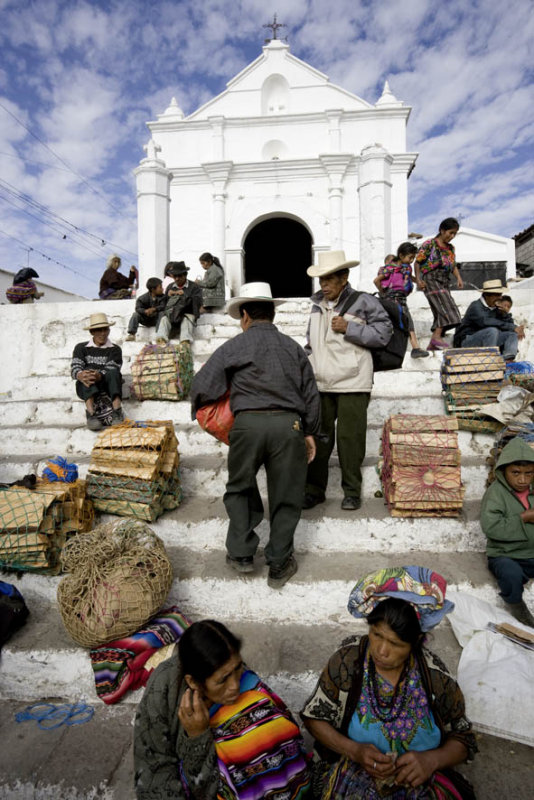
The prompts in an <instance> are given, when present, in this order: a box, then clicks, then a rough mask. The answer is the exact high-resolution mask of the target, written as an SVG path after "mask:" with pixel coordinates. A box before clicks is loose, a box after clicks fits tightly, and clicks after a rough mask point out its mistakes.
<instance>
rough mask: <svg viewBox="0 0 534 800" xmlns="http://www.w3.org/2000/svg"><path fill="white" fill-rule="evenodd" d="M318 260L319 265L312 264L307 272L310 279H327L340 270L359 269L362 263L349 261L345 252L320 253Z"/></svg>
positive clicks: (329, 251)
mask: <svg viewBox="0 0 534 800" xmlns="http://www.w3.org/2000/svg"><path fill="white" fill-rule="evenodd" d="M318 259H319V263H318V264H312V266H311V267H308V269H307V270H306V272H307V273H308V275H309V276H310V278H325V277H326V276H327V275H332V273H333V272H337V271H338V270H340V269H350V268H351V267H357V266H358V264H359V263H360V262H359V261H347V260H346V259H345V251H344V250H328V251H327V252H326V253H319V254H318Z"/></svg>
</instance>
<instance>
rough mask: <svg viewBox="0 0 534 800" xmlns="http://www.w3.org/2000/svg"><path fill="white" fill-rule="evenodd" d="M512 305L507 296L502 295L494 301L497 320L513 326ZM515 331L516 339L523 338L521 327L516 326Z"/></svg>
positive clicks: (522, 328)
mask: <svg viewBox="0 0 534 800" xmlns="http://www.w3.org/2000/svg"><path fill="white" fill-rule="evenodd" d="M512 305H513V302H512V298H511V297H510V295H509V294H503V295H501V297H499V299H498V300H496V301H495V308H496V309H497V314H498V316H499V319H504V320H506V322H510V323H512V325H515V322H514V318H513V316H512ZM515 330H516V333H517V338H518V339H524V338H525V328H524V326H523V325H517V326H516V328H515Z"/></svg>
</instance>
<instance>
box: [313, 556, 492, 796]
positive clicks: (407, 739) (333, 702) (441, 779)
mask: <svg viewBox="0 0 534 800" xmlns="http://www.w3.org/2000/svg"><path fill="white" fill-rule="evenodd" d="M445 588H446V582H445V580H444V579H443V578H442V577H441V576H440V575H438V574H437V573H435V572H432V571H431V570H429V569H426V568H424V567H395V568H391V569H384V570H380V571H378V572H376V573H374V574H371V575H368V576H367V577H365V578H363V579H362V580H361V581H359V583H357V584H356V586H355V587H354V589H353V591H352V593H351V595H350V598H349V606H348V607H349V611H350V613H351V614H352V615H353V616H355V617H365V618H366V619H367V622H368V625H369V633H368V635H367V636H361V637H354V638H353V639H351V640H348V641H346V642H344V646H342V647H341V648H340V649H339V650H338V651H337V652H336V653H334V655H333V656H332V657H331V659H330V661H329V662H328V664H327V666H326V667H325V669H324V670H323V672H322V674H321V677H320V678H319V682H318V684H317V686H316V688H315V691H314V693H313V695H312V696H311V698H310V699H309V700H308V702H307V703H306V705H305V707H304V709H303V711H302V712H301V714H302V717H303V720H304V724H305V725H306V727H307V728H308V730H309V731H310V732H311V733H312V735H313V736H314V737H315V740H316V743H315V744H316V753H317V755H318V757H319V759H320V760H319V763H318V764H317V765H316V766H317V773H316V777H317V783H318V784H319V787H320V788H319V790H318V793H317V797H320V798H321V800H341V798H344V800H356V799H357V798H366V800H375V798H388V800H415V798H425V800H448V799H449V798H461V799H462V800H466V798H474V794H473V790H472V788H471V786H470V785H469V783H468V782H467V781H466V780H465V779H464V778H463V777H462V776H461V775H460V774H459V773H456V772H454V771H453V770H451V769H450V768H451V767H453V766H454V765H455V764H459V763H461V762H462V761H465V760H466V759H467V758H468V757H470V756H472V755H473V754H474V753H475V752H476V749H477V748H476V745H475V738H474V735H473V734H472V733H471V724H470V722H469V721H468V720H467V719H466V717H465V710H464V698H463V695H462V692H461V690H460V689H459V688H458V685H457V684H456V682H455V681H454V680H453V678H452V677H451V676H450V675H449V673H448V672H447V670H446V668H445V666H444V664H443V663H442V662H441V661H440V660H439V659H438V658H437V657H436V656H435V655H433V654H432V653H431V652H430V651H429V650H427V649H426V648H425V647H424V646H423V643H424V638H425V636H424V634H425V633H426V631H428V630H430V629H431V628H433V627H434V626H435V625H437V623H438V622H439V621H440V619H441V618H442V617H443V615H444V614H445V613H448V611H450V610H452V608H453V605H452V603H449V601H447V600H445Z"/></svg>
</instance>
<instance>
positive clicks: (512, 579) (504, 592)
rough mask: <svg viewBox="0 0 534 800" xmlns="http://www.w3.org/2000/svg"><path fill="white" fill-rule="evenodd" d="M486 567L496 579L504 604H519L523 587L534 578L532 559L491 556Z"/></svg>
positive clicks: (533, 560) (533, 559) (533, 562)
mask: <svg viewBox="0 0 534 800" xmlns="http://www.w3.org/2000/svg"><path fill="white" fill-rule="evenodd" d="M488 567H489V568H490V571H491V572H493V574H494V575H495V577H496V578H497V583H498V584H499V589H500V590H501V592H500V594H501V597H502V599H503V600H504V602H505V603H520V602H521V600H522V598H523V586H524V585H525V583H526V582H527V581H528V580H529V579H530V578H534V558H509V557H508V556H493V557H489V558H488Z"/></svg>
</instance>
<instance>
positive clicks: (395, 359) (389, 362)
mask: <svg viewBox="0 0 534 800" xmlns="http://www.w3.org/2000/svg"><path fill="white" fill-rule="evenodd" d="M361 294H367V293H366V292H357V291H355V290H354V291H352V292H351V293H350V294H349V296H348V297H347V299H346V300H345V302H344V303H343V307H342V308H341V310H340V311H338V316H340V317H342V316H343V314H345V313H346V312H347V311H348V310H349V308H350V307H351V305H352V304H353V303H354V301H355V300H357V299H358V297H359V296H360V295H361ZM371 296H372V297H376V299H377V300H378V302H379V303H380V305H381V306H382V308H383V309H384V311H385V312H386V314H387V315H388V317H389V318H390V320H391V324H392V325H393V333H392V334H391V339H390V340H389V342H388V343H387V344H386V345H384V346H383V347H376V348H369V349H370V350H371V355H372V357H373V369H374V371H375V372H385V371H386V370H388V369H400V367H402V362H403V361H404V356H405V355H406V348H407V347H408V337H409V335H410V332H409V330H408V314H407V311H406V308H405V307H404V306H402V305H401V304H400V303H399V302H397V301H396V300H391V299H390V298H387V297H380V296H377V295H371Z"/></svg>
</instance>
